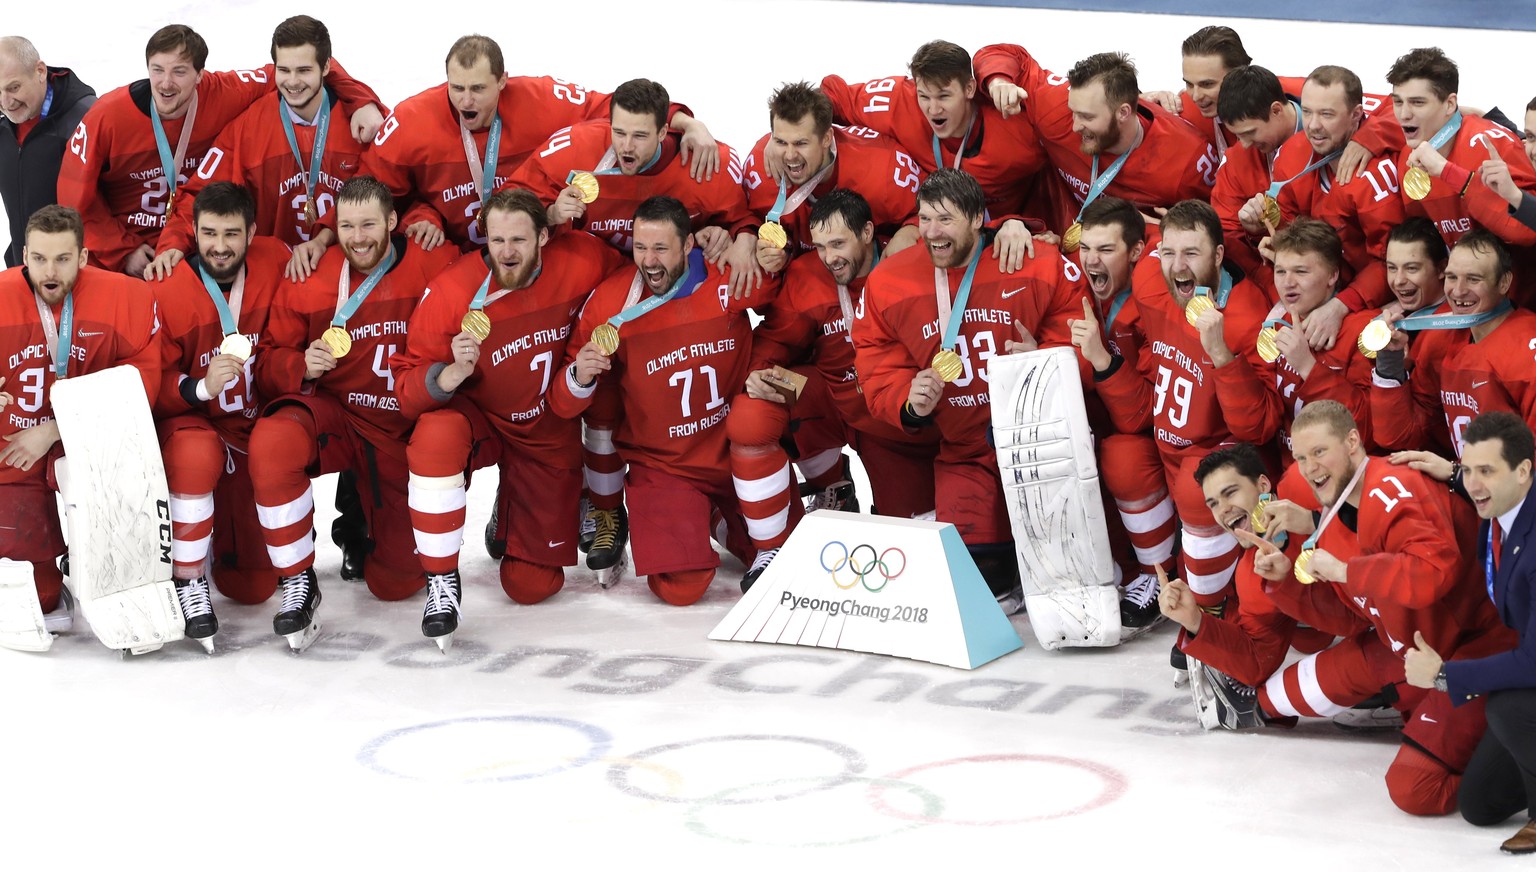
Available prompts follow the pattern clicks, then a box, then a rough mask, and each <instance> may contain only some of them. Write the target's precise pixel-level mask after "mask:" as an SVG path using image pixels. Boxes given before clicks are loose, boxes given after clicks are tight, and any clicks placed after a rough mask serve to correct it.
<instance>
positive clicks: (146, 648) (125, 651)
mask: <svg viewBox="0 0 1536 872" xmlns="http://www.w3.org/2000/svg"><path fill="white" fill-rule="evenodd" d="M160 647H161V646H160V643H158V642H156V643H155V644H153V645H140V646H138V647H136V648H120V649H118V650H119V652H120V653H121V654H122V655H123V659H124V660H128V659H130V658H132V657H138V656H139V655H141V654H153V653H154V652H156V651H159V650H160Z"/></svg>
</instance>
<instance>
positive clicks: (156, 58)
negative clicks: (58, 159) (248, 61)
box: [59, 24, 383, 276]
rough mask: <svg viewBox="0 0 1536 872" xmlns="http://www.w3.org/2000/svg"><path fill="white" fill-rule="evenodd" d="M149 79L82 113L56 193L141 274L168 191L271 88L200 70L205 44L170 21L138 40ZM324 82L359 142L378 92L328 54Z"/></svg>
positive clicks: (108, 259) (110, 264) (243, 75)
mask: <svg viewBox="0 0 1536 872" xmlns="http://www.w3.org/2000/svg"><path fill="white" fill-rule="evenodd" d="M144 57H145V61H146V63H147V65H148V67H149V78H148V79H140V80H139V81H137V82H134V83H133V84H131V85H126V86H124V87H121V88H117V89H116V90H113V91H112V92H110V93H108V94H107V95H106V96H104V97H102V98H101V99H100V100H98V101H97V102H96V105H94V106H92V107H91V108H90V111H88V112H86V113H85V118H84V119H82V120H81V122H80V126H79V127H78V128H76V129H75V135H74V139H72V140H71V141H70V154H71V156H72V157H71V159H69V160H66V161H64V165H63V167H62V168H61V169H60V171H59V202H60V203H62V204H64V205H66V206H73V207H75V208H77V209H79V210H80V213H81V215H83V216H84V218H85V226H86V241H87V242H88V243H89V247H90V249H91V252H92V259H93V260H94V261H95V262H96V263H99V264H101V265H102V266H103V267H105V268H108V269H114V270H120V271H122V272H126V273H127V274H129V275H132V276H141V275H143V274H144V270H145V268H146V267H147V266H148V265H149V262H150V261H151V260H153V259H154V257H155V241H156V239H158V237H159V235H160V231H161V229H162V228H163V227H164V226H165V216H166V214H167V212H168V211H169V210H170V209H173V208H174V207H175V199H176V192H177V190H178V189H179V188H180V187H181V185H182V184H183V183H184V182H185V181H186V178H187V177H188V176H190V175H192V173H193V172H194V171H196V170H197V168H198V159H199V158H200V157H202V156H203V154H205V153H206V152H207V151H208V147H209V146H210V145H212V144H213V139H214V137H215V136H216V135H218V134H219V133H220V132H221V131H222V130H223V129H224V128H225V127H227V126H228V125H229V124H230V122H232V121H234V120H235V118H237V117H238V116H239V115H240V113H242V112H244V111H245V110H246V109H247V108H248V107H249V106H250V105H251V104H252V103H254V102H256V101H257V100H260V99H261V98H262V97H265V96H267V95H268V94H270V93H272V89H273V77H274V70H273V68H272V67H271V66H267V67H264V68H262V69H259V70H237V71H235V72H227V73H210V72H205V71H204V70H203V64H204V63H205V62H206V61H207V60H208V44H207V43H206V42H204V41H203V38H202V37H201V36H199V35H198V34H197V32H196V31H194V30H192V28H190V27H187V26H186V25H182V24H169V25H166V26H165V27H162V28H160V29H159V30H157V31H155V33H154V35H153V36H151V37H150V38H149V43H148V45H147V46H145V49H144ZM329 81H330V84H332V85H333V86H334V87H335V88H336V90H337V96H338V97H339V98H340V100H341V101H342V103H343V104H344V105H345V106H346V107H347V109H348V111H349V112H351V125H352V135H353V137H354V138H355V139H357V140H358V141H359V142H366V141H367V139H368V137H371V136H372V135H373V132H374V130H375V129H376V128H377V127H378V126H379V123H380V122H381V121H382V120H383V118H382V115H381V114H380V112H379V108H378V104H379V99H378V97H377V96H376V95H375V94H374V93H373V92H372V91H371V90H369V89H368V88H367V86H365V85H363V84H362V83H360V82H357V81H355V80H353V79H351V78H350V77H348V76H347V75H346V73H345V72H344V71H343V70H342V69H341V65H340V64H337V63H332V65H331V76H330V80H329Z"/></svg>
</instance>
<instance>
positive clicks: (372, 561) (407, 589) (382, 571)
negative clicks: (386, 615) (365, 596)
mask: <svg viewBox="0 0 1536 872" xmlns="http://www.w3.org/2000/svg"><path fill="white" fill-rule="evenodd" d="M412 562H413V563H414V558H413V561H412ZM363 580H364V581H365V582H367V584H368V592H369V593H371V594H373V595H374V596H376V597H378V598H379V599H381V600H383V601H385V602H395V601H397V600H403V599H406V598H408V597H411V596H414V595H415V594H416V592H417V591H419V590H421V589H422V588H425V587H426V586H427V576H426V574H425V573H423V572H422V571H421V565H420V564H419V563H418V564H415V565H414V566H411V567H410V568H408V569H400V568H397V567H394V566H390V565H389V564H388V562H387V561H385V560H381V559H380V558H379V555H378V553H377V552H375V553H373V554H370V555H368V559H367V561H366V562H365V563H364V564H363Z"/></svg>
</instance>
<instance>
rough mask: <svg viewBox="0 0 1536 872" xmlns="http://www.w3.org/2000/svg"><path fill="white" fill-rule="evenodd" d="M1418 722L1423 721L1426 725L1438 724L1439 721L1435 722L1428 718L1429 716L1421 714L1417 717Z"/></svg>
mask: <svg viewBox="0 0 1536 872" xmlns="http://www.w3.org/2000/svg"><path fill="white" fill-rule="evenodd" d="M1419 720H1421V721H1423V722H1424V723H1426V724H1438V723H1440V722H1439V721H1437V720H1435V719H1434V718H1432V717H1430V716H1429V715H1423V714H1421V715H1419Z"/></svg>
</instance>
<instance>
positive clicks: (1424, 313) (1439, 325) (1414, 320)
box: [1393, 300, 1514, 333]
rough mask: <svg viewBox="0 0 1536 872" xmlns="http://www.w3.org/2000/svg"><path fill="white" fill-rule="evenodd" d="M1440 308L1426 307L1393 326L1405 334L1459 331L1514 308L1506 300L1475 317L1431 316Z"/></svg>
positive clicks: (1483, 322)
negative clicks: (1427, 331)
mask: <svg viewBox="0 0 1536 872" xmlns="http://www.w3.org/2000/svg"><path fill="white" fill-rule="evenodd" d="M1438 307H1439V304H1438V303H1436V304H1435V305H1433V306H1425V307H1424V308H1422V309H1420V310H1419V311H1417V312H1414V313H1413V314H1412V315H1409V316H1408V317H1406V318H1404V319H1402V320H1401V321H1398V322H1397V323H1396V324H1395V325H1393V326H1394V327H1395V328H1396V329H1398V330H1401V331H1403V332H1404V333H1411V332H1413V331H1416V330H1459V329H1461V328H1463V327H1476V326H1477V325H1479V324H1485V323H1487V322H1489V321H1492V320H1493V319H1495V318H1497V317H1499V316H1500V315H1503V314H1504V313H1506V312H1508V311H1510V310H1511V309H1513V308H1514V306H1513V305H1512V304H1511V303H1510V302H1509V301H1508V300H1504V301H1503V302H1501V303H1499V304H1498V305H1497V306H1494V307H1493V308H1492V309H1489V310H1488V311H1486V312H1478V313H1477V314H1475V315H1449V314H1447V315H1433V314H1430V313H1432V312H1434V311H1435V309H1437V308H1438Z"/></svg>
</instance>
